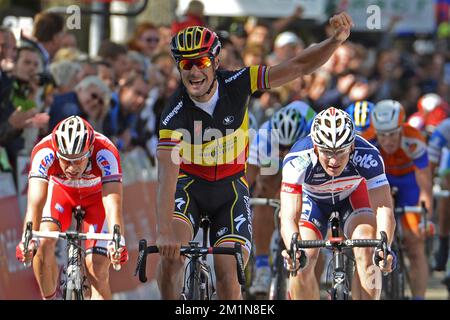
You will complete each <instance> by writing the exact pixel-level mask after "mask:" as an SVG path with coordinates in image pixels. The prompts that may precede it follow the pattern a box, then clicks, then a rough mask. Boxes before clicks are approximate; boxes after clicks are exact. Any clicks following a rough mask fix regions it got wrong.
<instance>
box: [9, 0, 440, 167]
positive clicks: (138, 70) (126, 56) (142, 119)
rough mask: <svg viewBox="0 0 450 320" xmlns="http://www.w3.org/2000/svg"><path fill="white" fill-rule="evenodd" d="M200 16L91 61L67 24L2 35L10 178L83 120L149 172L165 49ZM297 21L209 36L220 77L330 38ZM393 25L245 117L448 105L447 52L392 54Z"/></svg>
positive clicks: (172, 82) (139, 30)
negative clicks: (298, 107) (293, 104)
mask: <svg viewBox="0 0 450 320" xmlns="http://www.w3.org/2000/svg"><path fill="white" fill-rule="evenodd" d="M203 10H204V8H203V5H202V4H201V2H199V1H195V0H194V1H192V2H191V5H190V6H189V8H188V10H187V12H186V14H185V15H184V16H182V17H179V18H178V19H177V20H176V21H174V22H173V24H172V25H161V26H156V25H153V24H151V23H149V22H142V23H138V24H137V25H136V27H135V29H134V32H132V33H131V36H130V39H128V41H127V42H125V43H123V44H120V43H114V42H112V41H110V40H109V39H105V40H104V41H103V42H102V43H101V46H100V49H99V51H98V55H97V56H96V57H89V56H88V55H87V54H86V53H84V52H82V51H81V50H80V49H79V46H78V44H77V39H76V37H74V35H73V34H71V33H69V32H67V31H65V30H64V20H63V18H62V17H61V16H59V15H58V14H56V13H50V12H42V13H39V14H38V15H37V16H36V17H35V19H34V28H33V35H32V37H30V38H26V37H21V38H20V39H17V40H16V38H15V36H14V34H13V33H12V32H11V31H10V30H8V29H6V28H1V29H0V61H1V69H0V147H1V148H0V151H1V152H0V164H2V163H4V160H5V153H6V154H7V156H8V159H9V162H10V164H11V166H12V170H14V168H15V166H16V164H15V161H16V157H17V155H19V154H25V155H27V154H29V152H30V151H31V148H32V147H33V146H34V144H35V143H36V142H37V141H38V140H39V139H40V138H41V137H43V136H44V135H46V134H48V133H49V132H51V130H52V128H53V127H54V125H55V124H56V123H57V122H58V121H60V120H62V119H63V118H65V117H67V116H69V115H74V114H76V115H81V116H83V117H85V118H86V119H88V120H89V121H90V123H91V124H92V125H93V126H94V128H95V129H96V130H98V131H99V132H102V133H104V134H105V135H107V136H108V137H109V138H111V139H112V141H113V142H114V143H115V144H116V145H117V147H118V148H119V150H120V151H122V152H126V151H129V150H131V149H132V148H134V147H136V146H140V147H142V148H144V149H145V150H146V152H147V154H148V157H149V159H150V160H151V161H152V162H153V163H154V157H155V152H156V142H157V134H158V123H159V117H160V115H161V112H162V110H163V108H164V106H165V105H166V104H167V101H168V99H169V98H170V96H171V95H172V93H173V92H174V91H175V90H176V89H177V87H178V84H179V80H180V77H179V73H178V70H177V67H176V65H175V64H174V61H173V59H172V57H171V54H170V50H169V44H170V39H171V37H172V35H173V34H174V32H176V31H178V30H180V29H182V28H184V27H187V26H190V25H198V24H201V25H205V26H209V25H208V19H207V17H205V16H204V15H203ZM301 20H302V9H301V8H297V10H296V11H295V12H294V13H293V14H292V15H290V16H288V17H286V18H283V19H278V20H275V21H270V20H264V19H254V18H249V19H247V21H246V22H242V23H240V22H233V23H231V24H228V25H227V26H224V27H212V29H213V30H215V31H216V32H217V33H218V34H219V37H220V39H221V42H222V50H221V54H220V68H223V69H235V70H236V69H240V68H242V67H244V66H248V65H252V64H267V65H274V64H276V63H279V62H280V61H284V60H287V59H289V58H291V57H293V56H294V55H296V54H297V53H298V52H300V51H302V50H303V49H304V48H306V47H308V46H311V45H314V43H315V42H319V41H320V40H322V39H324V38H325V36H326V35H327V32H328V30H327V29H326V27H323V28H322V29H323V30H321V32H315V33H314V34H309V35H308V37H302V35H301V34H302V33H304V31H302V33H301V32H300V31H301V30H298V29H297V28H292V25H298V23H297V24H296V22H299V21H301ZM397 21H398V19H393V20H392V21H391V25H390V26H389V27H388V31H387V32H385V33H383V35H382V36H380V41H379V42H378V45H376V46H373V45H372V46H368V45H366V44H364V43H358V42H354V41H352V37H350V39H349V41H347V42H346V43H345V44H344V45H342V46H341V47H340V48H339V49H338V50H337V51H336V53H335V54H334V55H333V56H332V58H331V59H330V60H329V61H328V62H327V63H326V64H325V65H324V66H323V67H321V68H320V69H319V70H318V71H316V72H314V73H313V74H310V75H305V76H304V77H303V78H299V79H297V80H295V81H292V82H291V83H289V84H288V85H285V86H284V87H281V88H277V89H273V90H268V91H265V92H262V93H259V94H257V95H255V96H253V98H252V99H251V101H250V105H249V107H250V111H251V112H252V113H253V115H254V116H255V119H256V121H257V123H258V124H261V123H262V122H264V121H265V120H267V119H268V117H270V116H271V115H272V114H273V112H274V111H275V110H276V109H277V108H279V107H281V106H283V105H286V104H287V103H289V102H290V101H292V100H296V99H300V100H303V101H305V102H307V103H309V104H310V105H311V106H312V107H313V108H314V109H315V110H316V111H317V112H318V111H320V110H322V109H324V108H325V107H326V106H329V105H334V106H337V107H340V108H345V107H346V106H347V105H349V104H350V103H351V102H354V101H356V100H361V99H368V100H370V101H372V102H377V101H379V100H381V99H386V98H392V99H397V100H399V101H400V102H401V103H402V104H403V105H404V106H405V108H406V111H407V114H408V115H410V114H412V113H414V112H415V111H416V104H417V101H418V99H419V97H420V96H421V95H423V94H425V93H429V92H434V93H437V94H439V95H440V96H442V97H443V98H444V100H446V101H448V98H449V90H448V88H449V83H447V82H446V79H445V74H444V65H445V63H446V61H448V59H449V57H448V56H447V55H446V50H445V49H442V48H445V46H444V47H442V46H435V50H433V51H431V52H425V53H423V52H420V50H414V47H411V46H403V47H402V46H400V45H398V42H397V40H398V39H396V35H395V34H394V33H393V31H392V30H393V28H394V26H395V24H396V22H397ZM316 29H320V28H319V27H317V28H316Z"/></svg>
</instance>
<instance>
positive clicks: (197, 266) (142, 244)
mask: <svg viewBox="0 0 450 320" xmlns="http://www.w3.org/2000/svg"><path fill="white" fill-rule="evenodd" d="M209 225H210V221H209V219H208V217H207V216H203V217H202V218H201V222H200V228H201V229H202V231H203V237H202V244H201V246H200V244H199V242H198V241H190V242H189V246H183V247H181V249H180V253H181V254H182V255H184V256H186V257H187V258H188V259H189V262H188V263H187V265H186V268H185V271H184V281H183V289H182V292H181V295H180V300H211V299H212V298H213V297H214V296H215V294H216V290H215V286H214V282H213V278H212V271H211V267H210V265H209V263H208V261H207V258H206V257H207V255H210V254H213V255H214V254H225V255H232V256H234V257H235V259H236V265H237V276H238V281H239V284H240V285H241V286H244V284H245V273H244V259H243V256H242V247H241V244H240V243H235V246H234V248H231V247H208V246H207V243H208V232H209ZM158 252H159V250H158V247H157V246H147V240H145V239H141V240H140V241H139V255H138V259H137V263H136V272H135V276H136V275H137V274H138V275H139V280H140V281H141V282H146V281H147V276H146V266H147V255H148V254H152V253H158Z"/></svg>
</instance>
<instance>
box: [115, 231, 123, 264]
mask: <svg viewBox="0 0 450 320" xmlns="http://www.w3.org/2000/svg"><path fill="white" fill-rule="evenodd" d="M120 239H121V235H120V227H119V225H118V224H116V225H114V233H113V241H114V251H115V253H114V255H116V257H117V255H119V251H118V250H119V248H120ZM113 268H114V270H116V271H120V269H121V268H122V266H121V265H120V263H118V264H113Z"/></svg>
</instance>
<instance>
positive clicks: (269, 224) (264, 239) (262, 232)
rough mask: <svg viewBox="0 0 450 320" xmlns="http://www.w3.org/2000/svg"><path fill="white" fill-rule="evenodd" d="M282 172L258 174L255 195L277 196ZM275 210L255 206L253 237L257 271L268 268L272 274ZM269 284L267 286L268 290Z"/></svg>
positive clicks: (258, 196)
mask: <svg viewBox="0 0 450 320" xmlns="http://www.w3.org/2000/svg"><path fill="white" fill-rule="evenodd" d="M280 184H281V174H278V175H276V176H261V175H260V176H258V177H257V183H256V185H255V191H254V197H256V198H275V197H276V196H277V193H278V191H279V189H280V187H279V186H280ZM273 215H274V210H273V208H272V207H270V206H255V207H254V208H253V222H252V230H253V233H252V237H253V242H254V246H255V264H256V272H257V273H258V269H259V270H262V269H264V268H266V270H268V274H270V264H269V255H270V240H271V237H272V234H273V230H274V227H275V222H274V216H273ZM267 284H268V285H270V283H269V282H267ZM268 290H269V286H267V291H268Z"/></svg>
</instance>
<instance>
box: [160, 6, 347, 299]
mask: <svg viewBox="0 0 450 320" xmlns="http://www.w3.org/2000/svg"><path fill="white" fill-rule="evenodd" d="M330 24H331V26H332V28H333V29H334V34H333V35H332V36H331V37H330V38H328V39H326V40H324V41H322V42H321V43H318V44H316V45H315V46H312V47H310V48H308V49H306V50H304V51H302V52H301V53H300V54H299V55H297V56H296V57H294V58H292V59H290V60H288V61H285V62H283V63H280V64H278V65H275V66H272V67H268V66H264V65H255V66H249V67H245V68H242V69H241V70H238V71H226V70H220V71H218V70H217V69H218V67H219V60H220V57H219V52H220V49H221V44H220V41H219V38H218V36H217V34H216V33H214V32H212V31H211V30H209V29H208V28H205V27H199V26H194V27H188V28H186V29H184V30H182V31H180V32H178V33H177V34H176V35H175V36H174V37H173V38H172V42H171V51H172V55H173V58H174V60H175V62H176V65H177V67H178V70H179V72H180V75H181V82H182V84H181V85H180V87H179V88H178V90H177V92H176V93H175V94H174V95H173V97H172V100H171V102H170V103H169V104H168V105H167V106H166V108H165V109H164V111H163V113H162V116H161V121H160V128H159V129H160V131H159V143H158V149H157V159H158V182H159V184H158V190H157V204H156V208H157V210H156V215H157V230H158V232H157V239H156V245H157V246H158V247H159V252H160V255H161V260H160V263H159V265H158V270H157V280H158V283H159V286H160V290H161V295H162V298H163V299H178V298H179V294H180V292H181V288H182V277H180V274H181V272H182V270H183V258H182V257H181V256H180V252H179V248H180V246H181V245H187V244H188V242H189V241H190V240H192V239H193V238H194V236H195V235H196V233H197V230H198V228H199V223H200V217H201V214H202V213H207V214H208V215H209V217H210V220H211V232H210V239H209V240H210V243H211V245H213V246H234V244H235V243H236V242H239V243H241V244H242V247H243V249H244V250H243V251H244V252H243V253H244V257H245V261H247V260H248V256H249V253H250V250H251V237H252V225H251V219H252V218H251V210H250V207H249V203H248V200H249V190H248V184H247V181H246V180H245V177H244V176H245V171H246V162H247V154H248V149H249V145H248V144H249V137H248V123H249V121H248V107H247V104H248V100H249V97H250V95H252V94H253V93H255V92H256V91H259V90H266V89H269V88H271V87H272V88H274V87H278V86H281V85H283V84H285V83H287V82H289V81H291V80H293V79H295V78H298V77H300V76H302V75H304V74H307V73H310V72H313V71H314V70H315V69H317V68H318V67H320V66H321V65H322V64H324V63H325V62H326V61H327V60H328V59H329V58H330V56H331V55H332V54H333V52H334V51H335V50H336V49H337V48H338V47H339V45H340V44H341V43H343V42H344V41H345V40H346V39H347V38H348V36H349V35H350V28H351V26H352V24H353V23H352V19H351V17H350V16H349V15H348V14H346V13H340V14H338V15H335V16H333V17H332V18H331V19H330ZM175 199H176V200H175ZM214 258H215V261H214V266H215V272H216V276H217V286H216V287H217V294H218V297H219V299H240V298H242V296H241V290H240V286H239V283H238V281H237V277H236V272H235V271H234V272H233V270H236V262H235V260H234V259H233V258H232V257H231V258H230V257H224V256H217V257H214Z"/></svg>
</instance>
